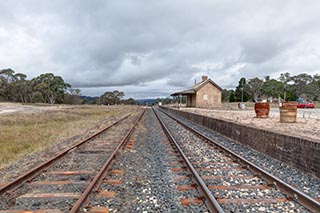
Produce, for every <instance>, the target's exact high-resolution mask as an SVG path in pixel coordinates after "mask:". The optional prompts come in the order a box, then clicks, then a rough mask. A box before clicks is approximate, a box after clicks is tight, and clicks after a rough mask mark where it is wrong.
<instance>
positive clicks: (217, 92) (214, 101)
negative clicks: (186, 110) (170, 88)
mask: <svg viewBox="0 0 320 213" xmlns="http://www.w3.org/2000/svg"><path fill="white" fill-rule="evenodd" d="M221 92H222V88H221V87H220V86H218V85H217V84H216V83H215V82H214V81H212V80H211V79H210V78H208V76H202V81H201V82H200V83H197V84H195V85H194V86H193V87H192V88H191V89H187V90H183V91H180V92H175V93H173V94H171V96H177V97H178V101H180V98H181V96H186V98H187V107H198V108H219V107H221Z"/></svg>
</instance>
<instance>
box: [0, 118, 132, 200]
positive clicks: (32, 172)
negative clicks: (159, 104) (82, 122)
mask: <svg viewBox="0 0 320 213" xmlns="http://www.w3.org/2000/svg"><path fill="white" fill-rule="evenodd" d="M129 116H131V114H129V115H126V116H124V117H123V118H121V119H120V120H118V121H116V122H114V123H112V124H110V125H109V126H107V127H105V128H103V129H102V130H100V131H98V132H96V133H95V134H93V135H91V136H89V137H87V138H86V139H84V140H82V141H80V142H79V143H77V144H75V145H73V146H71V147H70V148H67V149H65V150H64V151H62V152H60V153H58V154H56V155H55V156H53V157H52V158H50V159H48V160H47V161H45V162H43V163H42V164H40V165H39V166H37V167H35V168H33V169H31V170H30V171H28V172H26V173H25V174H23V175H21V176H19V177H17V178H16V179H14V180H13V181H11V182H9V183H7V184H5V185H4V186H2V187H1V188H0V195H2V194H4V193H6V192H8V191H9V190H12V189H14V188H17V187H18V186H19V185H21V184H23V183H24V182H26V181H27V180H30V179H32V178H34V177H35V176H36V175H37V174H38V173H40V172H41V171H43V170H44V169H45V168H47V167H48V166H50V165H51V164H52V163H54V162H56V161H57V160H59V159H60V158H62V157H63V156H65V155H66V154H68V153H69V152H71V151H72V150H73V149H74V148H77V147H79V146H80V145H82V144H84V143H86V142H88V141H89V140H91V139H92V138H94V137H96V136H98V135H100V134H101V133H103V132H105V131H106V130H108V129H110V128H111V127H113V126H115V125H117V124H118V123H120V122H121V121H123V120H125V119H126V118H128V117H129Z"/></svg>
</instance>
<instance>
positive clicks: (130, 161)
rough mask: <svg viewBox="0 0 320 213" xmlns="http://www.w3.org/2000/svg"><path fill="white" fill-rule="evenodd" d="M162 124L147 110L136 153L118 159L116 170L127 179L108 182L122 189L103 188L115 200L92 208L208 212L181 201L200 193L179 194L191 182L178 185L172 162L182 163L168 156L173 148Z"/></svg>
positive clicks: (98, 202) (94, 201)
mask: <svg viewBox="0 0 320 213" xmlns="http://www.w3.org/2000/svg"><path fill="white" fill-rule="evenodd" d="M165 137H166V136H165V135H164V134H163V133H162V130H161V126H160V124H159V123H158V122H157V121H156V117H155V115H154V114H153V112H152V110H150V109H149V110H147V112H146V114H145V116H144V118H143V119H142V122H141V124H140V125H139V127H138V130H137V132H136V133H135V134H134V137H133V139H132V140H134V145H133V148H132V149H128V148H125V149H124V151H123V152H122V153H121V155H120V156H119V157H118V158H117V159H116V161H115V164H114V165H113V166H112V170H124V174H123V175H115V174H111V173H109V174H108V175H107V177H106V179H118V180H120V181H121V184H119V185H110V184H102V185H101V187H100V188H99V192H101V191H103V190H108V191H112V192H115V196H114V197H113V198H105V197H102V198H101V197H99V196H95V197H94V198H93V199H92V200H91V202H90V206H101V207H108V208H109V211H110V212H207V211H208V210H207V208H206V206H204V204H201V205H188V206H182V205H181V199H182V198H185V197H199V194H198V192H197V191H196V190H186V191H178V190H177V186H178V185H179V184H190V183H192V181H191V182H190V180H186V181H181V182H175V181H174V177H175V176H177V175H186V174H187V173H186V171H182V172H178V173H174V172H172V168H173V167H172V166H170V162H172V161H176V160H179V158H176V157H175V155H170V154H168V153H170V152H172V151H173V148H172V147H171V146H170V145H169V144H168V143H167V142H166V141H165V140H166V139H165Z"/></svg>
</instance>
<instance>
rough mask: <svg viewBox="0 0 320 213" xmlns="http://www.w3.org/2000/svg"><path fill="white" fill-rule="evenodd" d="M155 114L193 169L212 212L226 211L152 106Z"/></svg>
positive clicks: (196, 180)
mask: <svg viewBox="0 0 320 213" xmlns="http://www.w3.org/2000/svg"><path fill="white" fill-rule="evenodd" d="M152 110H153V112H154V114H155V115H156V117H157V119H158V120H159V122H160V124H161V126H162V129H163V131H164V132H165V134H166V135H167V137H168V139H169V140H170V141H171V142H172V143H173V144H174V145H175V147H176V148H177V149H178V151H179V153H180V155H181V156H182V158H183V160H184V162H185V164H186V165H187V167H188V169H189V170H190V171H191V175H192V179H193V180H194V181H195V182H196V184H197V186H198V187H199V188H198V190H199V192H200V194H201V195H202V196H203V198H204V203H205V204H206V205H207V207H208V209H209V210H210V212H219V213H222V212H224V211H223V210H222V208H221V206H220V205H219V203H218V201H217V200H216V199H215V198H214V197H213V195H212V193H211V192H210V190H209V189H208V187H207V186H206V184H205V183H204V181H203V180H202V178H201V177H200V175H199V174H198V173H197V171H196V170H195V168H194V167H193V166H192V164H191V162H190V161H189V159H188V158H187V156H186V155H185V154H184V153H183V151H182V149H181V148H180V146H179V144H178V143H177V141H176V140H175V139H174V137H173V136H172V134H171V133H170V131H169V129H168V128H167V127H166V125H165V124H164V122H163V121H162V119H161V118H160V117H159V116H158V114H157V113H156V112H155V110H154V108H152Z"/></svg>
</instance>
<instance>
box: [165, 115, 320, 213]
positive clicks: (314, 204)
mask: <svg viewBox="0 0 320 213" xmlns="http://www.w3.org/2000/svg"><path fill="white" fill-rule="evenodd" d="M159 110H160V111H161V112H163V113H164V114H166V115H167V116H168V117H170V118H171V119H173V120H175V121H176V122H177V123H179V124H181V125H182V126H183V127H185V128H186V129H188V130H189V131H191V132H193V133H194V134H195V135H197V136H198V137H200V138H203V139H205V140H206V141H208V142H209V143H211V144H213V145H215V146H216V147H218V148H219V149H220V150H222V151H224V152H226V153H227V154H229V155H230V157H232V158H234V159H236V160H237V161H238V162H239V163H241V164H243V165H245V166H246V167H247V168H248V169H249V170H251V171H252V172H254V173H255V174H257V175H258V176H260V177H261V178H262V179H264V180H266V181H267V182H269V183H272V184H274V185H276V186H277V187H278V188H279V189H281V190H282V191H284V192H285V193H286V194H288V195H289V196H290V197H291V198H292V199H295V200H296V201H297V202H298V203H300V204H301V205H302V206H304V207H306V208H307V209H308V210H310V211H312V212H320V202H318V201H317V200H315V199H314V198H312V197H310V196H309V195H307V194H305V193H303V192H301V191H299V190H298V189H296V188H294V187H292V186H290V185H289V184H287V183H286V182H284V181H282V180H281V179H279V178H278V177H276V176H274V175H272V174H270V173H269V172H267V171H265V170H263V169H262V168H260V167H258V166H257V165H255V164H253V163H251V162H249V161H248V160H246V159H244V158H243V157H241V156H240V155H238V154H236V153H235V152H233V151H231V150H229V149H228V148H226V147H224V146H222V145H220V144H218V143H217V142H216V141H214V140H212V139H211V138H209V137H207V136H205V135H204V134H202V133H200V132H199V131H197V130H195V129H194V128H192V127H190V126H188V125H186V124H185V123H183V122H182V121H180V120H179V119H177V118H175V117H173V116H172V115H170V114H169V113H167V112H165V111H164V110H162V109H159Z"/></svg>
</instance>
